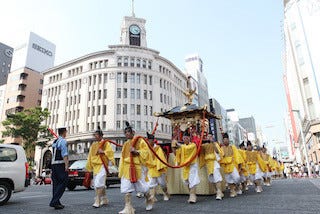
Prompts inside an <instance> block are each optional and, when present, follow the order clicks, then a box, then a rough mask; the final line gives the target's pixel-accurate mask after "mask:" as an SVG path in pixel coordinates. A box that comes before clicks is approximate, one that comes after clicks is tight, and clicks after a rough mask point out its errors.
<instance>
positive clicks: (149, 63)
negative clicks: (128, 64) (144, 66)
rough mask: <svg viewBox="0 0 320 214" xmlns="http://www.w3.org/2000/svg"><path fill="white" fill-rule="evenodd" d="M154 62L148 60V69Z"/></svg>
mask: <svg viewBox="0 0 320 214" xmlns="http://www.w3.org/2000/svg"><path fill="white" fill-rule="evenodd" d="M151 64H152V62H151V61H148V69H151V68H152V66H151Z"/></svg>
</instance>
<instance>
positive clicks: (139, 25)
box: [120, 14, 147, 47]
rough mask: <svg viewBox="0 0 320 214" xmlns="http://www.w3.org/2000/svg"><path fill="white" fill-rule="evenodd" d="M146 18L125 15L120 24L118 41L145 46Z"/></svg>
mask: <svg viewBox="0 0 320 214" xmlns="http://www.w3.org/2000/svg"><path fill="white" fill-rule="evenodd" d="M145 24H146V20H145V19H141V18H136V17H135V16H134V14H133V16H125V17H124V19H123V22H122V25H121V36H120V43H121V44H122V45H134V46H141V47H147V40H146V29H145Z"/></svg>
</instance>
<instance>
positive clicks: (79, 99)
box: [58, 94, 81, 108]
mask: <svg viewBox="0 0 320 214" xmlns="http://www.w3.org/2000/svg"><path fill="white" fill-rule="evenodd" d="M80 102H81V95H80V94H79V96H78V103H80ZM58 103H59V101H58ZM58 105H59V104H58ZM58 108H59V107H58Z"/></svg>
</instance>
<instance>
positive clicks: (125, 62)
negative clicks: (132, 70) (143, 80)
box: [123, 57, 128, 67]
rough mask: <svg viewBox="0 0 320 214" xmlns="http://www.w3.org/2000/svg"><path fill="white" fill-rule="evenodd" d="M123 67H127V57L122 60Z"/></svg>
mask: <svg viewBox="0 0 320 214" xmlns="http://www.w3.org/2000/svg"><path fill="white" fill-rule="evenodd" d="M123 65H124V66H126V67H127V66H128V57H125V58H124V60H123Z"/></svg>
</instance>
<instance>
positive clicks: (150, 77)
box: [35, 16, 187, 167]
mask: <svg viewBox="0 0 320 214" xmlns="http://www.w3.org/2000/svg"><path fill="white" fill-rule="evenodd" d="M145 23H146V20H144V19H141V18H137V17H134V16H126V17H124V19H123V22H122V25H121V37H120V44H118V45H110V46H109V49H107V50H102V51H98V52H94V53H90V54H88V55H85V56H82V57H79V58H76V59H73V60H71V61H68V62H65V63H63V64H60V65H57V66H55V67H53V68H51V69H48V70H46V71H45V72H44V73H43V74H44V88H43V95H42V104H41V106H42V107H44V108H48V109H49V111H50V112H51V115H50V117H49V118H48V120H47V121H46V124H47V125H48V126H49V127H50V128H53V129H54V130H56V128H58V127H60V126H65V127H67V129H68V137H67V140H68V146H69V152H70V156H69V158H70V159H79V158H86V156H87V153H88V150H89V147H90V145H91V144H92V143H93V141H94V138H93V135H92V133H93V132H94V131H95V130H96V129H97V127H98V126H100V127H101V129H102V130H103V133H104V137H105V138H108V139H112V140H115V141H117V142H118V143H119V144H123V143H124V142H125V140H126V139H125V136H124V132H123V129H124V128H125V122H126V121H128V122H129V123H130V124H131V126H133V128H134V129H135V130H136V134H137V135H142V136H145V135H146V132H147V131H149V132H150V131H152V130H153V128H154V126H155V124H156V122H157V118H155V117H154V116H153V113H154V112H163V111H166V110H169V109H171V108H172V107H174V106H178V105H180V106H181V105H184V104H185V103H186V101H187V100H186V97H185V96H184V95H183V91H184V90H185V89H186V88H187V77H186V75H185V74H184V73H183V72H182V71H181V70H180V69H179V68H177V67H176V66H175V65H174V64H173V63H172V62H171V61H170V60H168V59H166V58H164V57H162V56H161V55H160V54H159V52H158V51H156V50H153V49H150V48H148V47H147V40H146V28H145ZM158 122H159V126H158V129H157V132H156V137H157V139H158V140H159V141H160V142H170V141H171V122H170V120H168V119H165V118H160V119H159V121H158ZM120 149H121V148H115V150H116V153H115V157H116V159H118V158H119V155H120ZM49 156H50V150H49V148H47V149H44V150H41V149H38V150H37V151H36V157H35V161H36V163H37V166H38V167H42V165H43V164H45V162H44V160H46V159H47V158H46V157H49Z"/></svg>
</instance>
